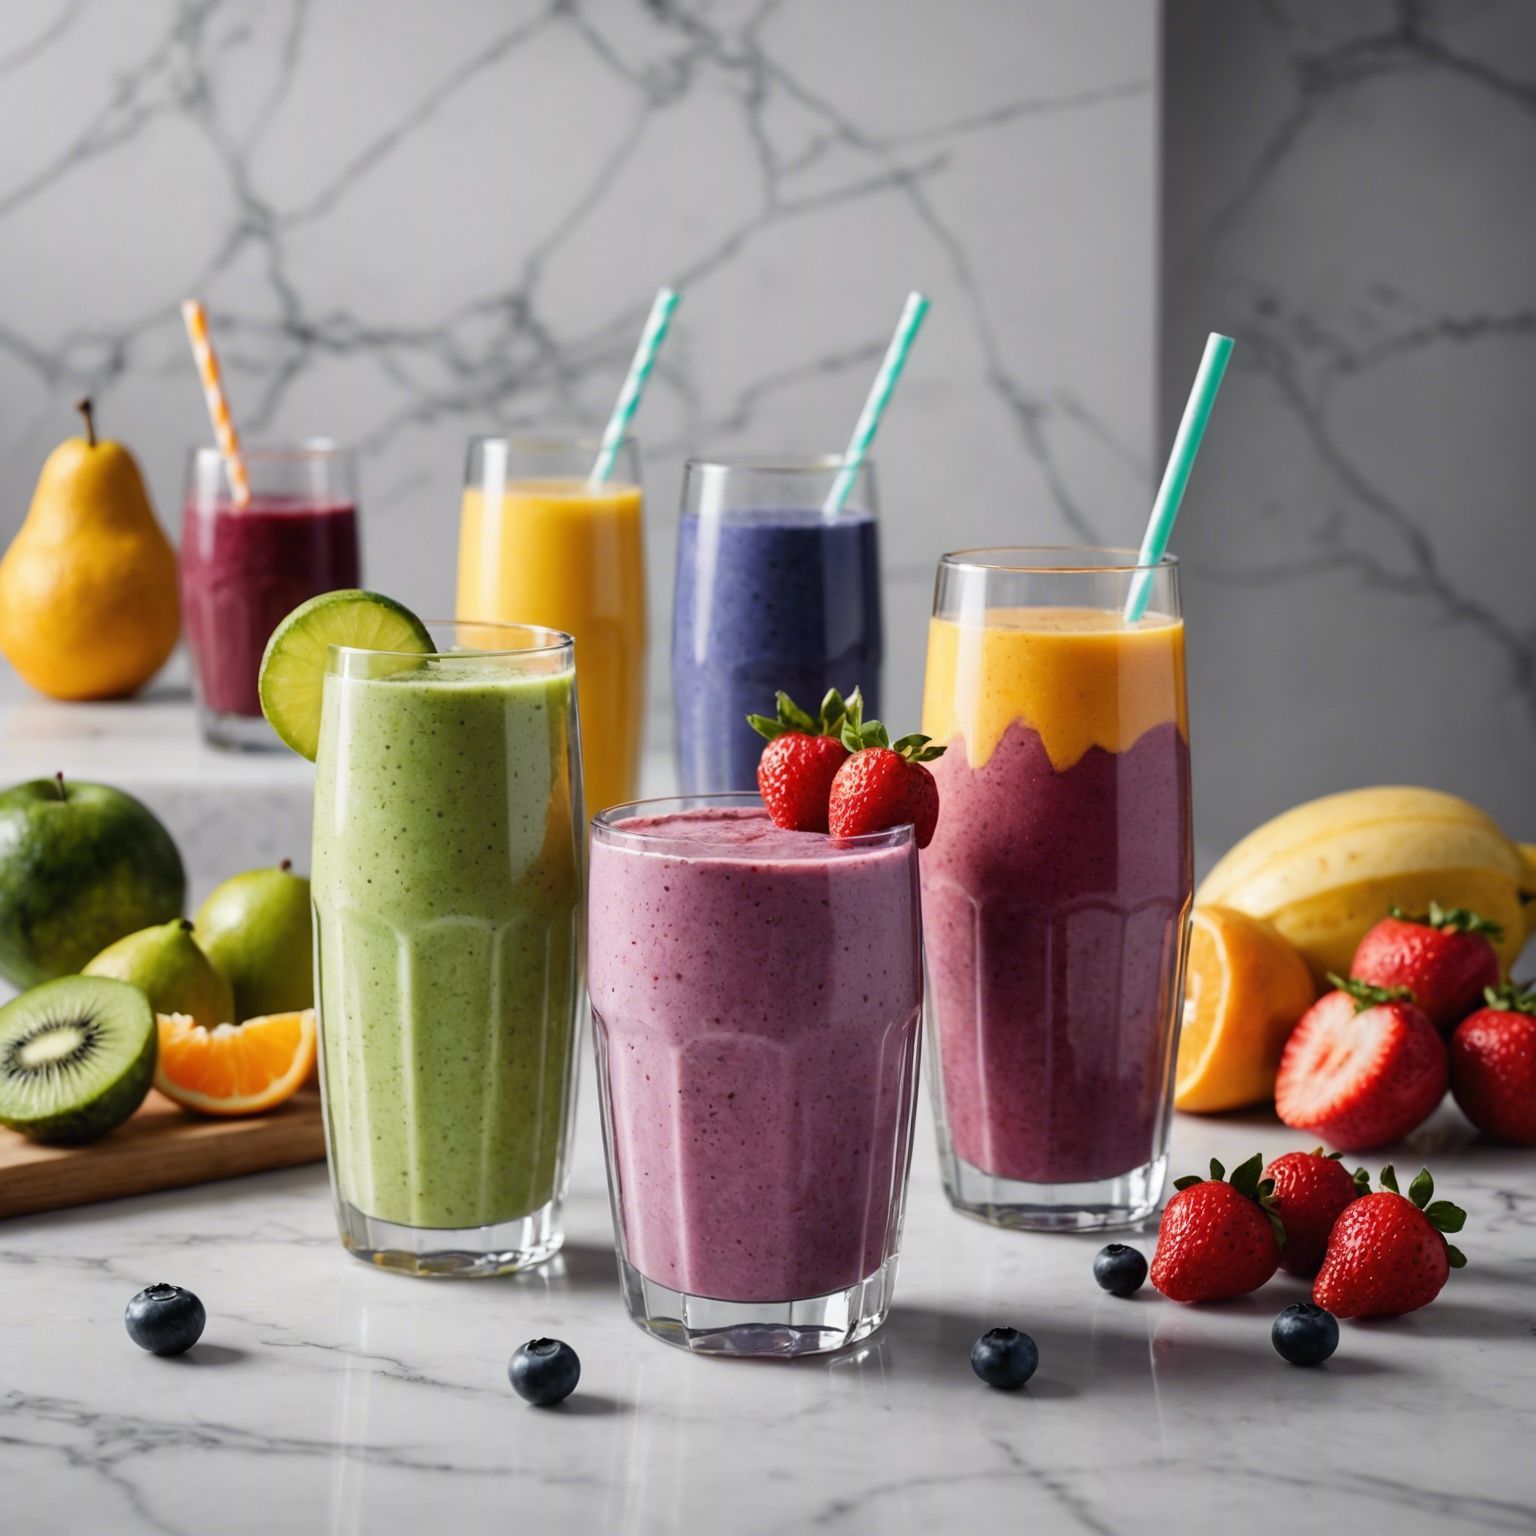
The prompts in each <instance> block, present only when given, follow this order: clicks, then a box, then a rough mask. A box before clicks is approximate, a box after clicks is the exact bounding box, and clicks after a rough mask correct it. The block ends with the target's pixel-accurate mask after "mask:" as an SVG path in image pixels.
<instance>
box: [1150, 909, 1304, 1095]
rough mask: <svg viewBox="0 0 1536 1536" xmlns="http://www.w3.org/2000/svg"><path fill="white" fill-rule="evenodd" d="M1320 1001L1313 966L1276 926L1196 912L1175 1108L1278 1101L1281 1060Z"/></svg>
mask: <svg viewBox="0 0 1536 1536" xmlns="http://www.w3.org/2000/svg"><path fill="white" fill-rule="evenodd" d="M1316 995H1317V994H1316V991H1315V989H1314V988H1313V985H1312V976H1311V973H1310V972H1309V971H1308V970H1307V965H1306V962H1305V961H1304V960H1303V959H1302V958H1301V955H1300V953H1299V952H1298V951H1297V950H1296V949H1294V948H1293V947H1292V945H1291V944H1290V942H1289V941H1288V940H1286V939H1285V938H1284V937H1282V936H1281V934H1280V933H1279V932H1278V930H1276V929H1275V928H1273V927H1271V926H1270V924H1268V923H1266V922H1264V921H1263V920H1262V919H1260V918H1257V917H1250V916H1248V914H1247V913H1246V912H1238V911H1235V910H1234V909H1233V908H1231V907H1215V906H1202V907H1196V908H1195V912H1194V917H1193V919H1192V921H1191V926H1190V937H1189V967H1188V970H1187V971H1186V973H1185V979H1184V1028H1183V1031H1182V1032H1181V1034H1180V1036H1179V1064H1178V1070H1177V1074H1176V1076H1175V1082H1174V1092H1173V1103H1174V1107H1175V1108H1176V1109H1184V1110H1191V1111H1194V1112H1195V1113H1197V1114H1207V1113H1215V1112H1216V1111H1218V1110H1224V1109H1242V1108H1243V1107H1244V1106H1246V1105H1249V1104H1259V1103H1263V1102H1264V1101H1265V1100H1267V1099H1272V1098H1273V1097H1274V1093H1275V1073H1276V1071H1277V1070H1278V1069H1279V1066H1280V1052H1281V1051H1282V1049H1284V1046H1285V1042H1286V1040H1287V1038H1288V1037H1289V1036H1290V1033H1291V1030H1292V1029H1294V1028H1295V1026H1296V1021H1297V1020H1298V1019H1299V1018H1300V1017H1301V1016H1302V1014H1304V1013H1305V1012H1306V1011H1307V1009H1308V1008H1310V1007H1311V1006H1312V1002H1313V999H1314V998H1315V996H1316Z"/></svg>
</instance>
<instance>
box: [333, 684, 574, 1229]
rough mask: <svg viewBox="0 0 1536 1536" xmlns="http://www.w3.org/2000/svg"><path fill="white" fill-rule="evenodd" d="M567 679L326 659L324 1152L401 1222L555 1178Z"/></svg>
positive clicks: (457, 1216) (567, 1047) (502, 1215)
mask: <svg viewBox="0 0 1536 1536" xmlns="http://www.w3.org/2000/svg"><path fill="white" fill-rule="evenodd" d="M572 715H573V677H572V674H571V672H570V671H569V670H566V671H563V672H556V673H552V674H549V675H545V676H513V675H508V674H506V673H505V672H503V671H498V670H497V668H496V667H495V666H494V665H492V664H489V663H488V664H486V665H485V666H484V668H483V669H482V670H479V671H477V670H476V667H475V665H474V664H472V663H469V662H466V661H463V660H460V659H458V658H455V662H454V667H453V680H448V679H447V678H446V677H445V676H444V675H443V674H442V673H441V672H440V671H434V670H433V669H432V668H431V667H430V666H429V667H411V668H410V669H408V670H404V671H401V672H399V673H396V674H395V675H393V676H389V677H371V678H356V677H338V676H334V675H333V676H329V677H327V679H326V683H325V700H324V721H323V725H322V730H321V738H320V755H319V759H318V762H317V765H316V788H315V840H314V899H315V912H316V944H317V953H318V972H319V987H318V1001H319V1005H320V1027H321V1039H322V1050H323V1062H324V1086H325V1096H326V1110H327V1118H328V1135H329V1142H330V1154H331V1160H332V1168H333V1173H334V1177H335V1179H336V1184H337V1190H338V1193H339V1195H340V1196H341V1198H342V1199H344V1200H346V1201H348V1202H349V1203H350V1204H352V1205H354V1206H355V1207H356V1208H357V1209H358V1210H360V1211H362V1212H363V1213H364V1214H365V1215H368V1216H373V1217H377V1218H380V1219H383V1220H385V1221H393V1222H399V1223H402V1224H404V1225H407V1226H412V1227H428V1228H467V1227H478V1226H484V1225H489V1224H492V1223H497V1222H503V1221H508V1220H512V1219H514V1218H516V1217H519V1216H524V1215H527V1214H529V1213H530V1212H533V1211H536V1210H538V1209H540V1208H541V1207H542V1206H544V1205H546V1204H547V1203H548V1202H549V1201H550V1199H551V1198H553V1196H554V1195H555V1193H556V1192H557V1187H558V1185H559V1182H560V1179H561V1176H562V1164H563V1158H564V1147H565V1139H566V1129H567V1124H568V1118H569V1109H570V1100H571V1081H572V1072H573V1057H574V1041H575V1038H576V1017H577V1015H576V1008H577V1001H578V980H579V974H578V953H579V945H578V939H579V921H580V898H581V881H580V825H579V822H578V820H577V813H576V811H575V808H574V807H573V806H572V804H571V791H572V784H573V777H574V772H575V765H574V754H575V750H576V748H575V734H574V730H573V724H572Z"/></svg>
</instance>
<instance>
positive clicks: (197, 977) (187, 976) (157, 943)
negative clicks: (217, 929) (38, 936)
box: [81, 917, 235, 1029]
mask: <svg viewBox="0 0 1536 1536" xmlns="http://www.w3.org/2000/svg"><path fill="white" fill-rule="evenodd" d="M81 974H82V975H85V976H111V977H113V978H115V979H116V980H118V981H126V982H128V983H130V984H131V985H133V986H135V987H137V988H138V989H139V991H141V992H142V993H143V994H144V995H145V997H147V998H148V999H149V1006H150V1007H151V1008H153V1009H154V1010H155V1012H156V1013H186V1014H190V1015H191V1016H192V1018H193V1019H194V1020H195V1021H196V1022H197V1023H199V1024H202V1025H205V1026H206V1027H207V1028H209V1029H212V1028H213V1027H214V1025H216V1024H229V1023H232V1022H234V1018H235V999H234V991H233V989H232V988H231V987H230V984H229V978H228V977H227V976H226V975H225V974H224V973H223V972H222V971H221V970H219V968H218V967H217V966H216V965H214V963H213V962H212V961H211V960H210V959H209V958H208V957H207V955H205V954H204V953H203V952H202V950H201V949H199V948H198V944H197V940H196V939H194V938H193V937H192V924H191V923H189V922H188V921H187V920H186V918H184V917H178V918H177V919H176V920H175V921H174V922H169V923H160V924H158V925H157V926H156V927H154V928H141V929H140V930H139V931H138V932H137V933H130V934H129V935H128V937H127V938H125V939H119V940H118V941H117V943H115V944H109V945H108V946H107V947H106V948H105V949H104V950H102V952H101V953H100V954H99V955H97V956H96V958H95V959H94V960H92V961H91V962H90V963H89V964H88V965H87V966H86V967H85V969H84V970H83V972H82V973H81Z"/></svg>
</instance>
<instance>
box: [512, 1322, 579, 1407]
mask: <svg viewBox="0 0 1536 1536" xmlns="http://www.w3.org/2000/svg"><path fill="white" fill-rule="evenodd" d="M507 1380H508V1381H510V1382H511V1383H512V1390H513V1391H514V1392H516V1393H517V1395H518V1396H519V1397H520V1398H522V1399H523V1401H524V1402H527V1403H532V1404H533V1405H534V1407H535V1408H549V1407H552V1406H553V1405H554V1404H555V1403H563V1402H564V1401H565V1399H566V1398H568V1397H569V1396H570V1395H571V1393H572V1392H574V1391H575V1390H576V1383H577V1382H578V1381H580V1380H581V1361H580V1360H578V1359H577V1358H576V1351H575V1350H574V1349H572V1348H571V1346H570V1345H569V1344H567V1343H566V1342H565V1341H564V1340H563V1339H529V1341H528V1342H527V1343H526V1344H524V1345H523V1347H522V1348H521V1349H519V1350H518V1351H517V1353H516V1354H515V1355H513V1356H512V1359H511V1361H510V1362H509V1363H508V1365H507Z"/></svg>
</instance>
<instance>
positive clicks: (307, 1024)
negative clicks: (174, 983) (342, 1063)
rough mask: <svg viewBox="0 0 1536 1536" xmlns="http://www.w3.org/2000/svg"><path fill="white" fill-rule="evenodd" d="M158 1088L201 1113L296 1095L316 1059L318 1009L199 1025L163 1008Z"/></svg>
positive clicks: (231, 1111) (237, 1110)
mask: <svg viewBox="0 0 1536 1536" xmlns="http://www.w3.org/2000/svg"><path fill="white" fill-rule="evenodd" d="M157 1023H158V1024H159V1026H160V1057H159V1060H158V1062H157V1063H156V1065H155V1087H156V1088H158V1089H159V1090H160V1092H161V1093H163V1094H164V1095H165V1096H166V1098H168V1099H173V1100H174V1101H175V1102H176V1103H178V1104H180V1105H182V1106H183V1107H184V1108H186V1109H195V1110H196V1111H197V1112H198V1113H199V1114H204V1115H255V1114H260V1113H261V1111H262V1110H264V1109H273V1108H275V1107H276V1106H277V1105H279V1104H281V1103H283V1102H284V1100H286V1099H291V1098H292V1097H293V1095H294V1094H296V1093H297V1092H298V1091H299V1089H300V1088H302V1087H303V1086H304V1083H305V1081H306V1080H307V1079H308V1077H309V1074H310V1071H311V1069H312V1068H313V1067H314V1064H315V1010H314V1009H313V1008H306V1009H304V1010H303V1012H301V1013H271V1014H266V1015H265V1016H263V1017H261V1018H257V1019H247V1020H246V1021H245V1023H244V1024H216V1025H214V1027H213V1028H212V1029H208V1028H206V1027H205V1026H204V1025H202V1024H196V1023H194V1022H193V1021H192V1020H191V1019H190V1018H188V1017H187V1015H186V1014H184V1013H162V1014H160V1015H159V1016H158V1019H157Z"/></svg>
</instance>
